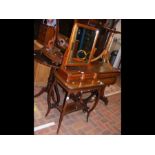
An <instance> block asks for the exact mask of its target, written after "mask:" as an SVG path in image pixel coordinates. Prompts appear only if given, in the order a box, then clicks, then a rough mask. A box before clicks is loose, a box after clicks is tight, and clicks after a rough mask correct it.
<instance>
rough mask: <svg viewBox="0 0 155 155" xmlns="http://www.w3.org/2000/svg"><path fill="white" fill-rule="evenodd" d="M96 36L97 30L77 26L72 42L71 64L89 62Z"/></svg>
mask: <svg viewBox="0 0 155 155" xmlns="http://www.w3.org/2000/svg"><path fill="white" fill-rule="evenodd" d="M96 35H97V32H96V30H92V29H89V28H87V27H80V26H77V29H76V30H75V33H74V36H73V40H72V42H71V49H70V56H69V64H81V63H82V64H83V63H85V64H87V63H88V62H89V60H90V56H91V53H92V51H93V46H94V41H95V38H96Z"/></svg>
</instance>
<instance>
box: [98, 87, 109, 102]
mask: <svg viewBox="0 0 155 155" xmlns="http://www.w3.org/2000/svg"><path fill="white" fill-rule="evenodd" d="M105 88H106V85H105V86H103V87H102V88H101V93H100V99H101V100H102V101H103V102H104V103H105V105H107V104H108V98H107V97H105V96H104V91H105Z"/></svg>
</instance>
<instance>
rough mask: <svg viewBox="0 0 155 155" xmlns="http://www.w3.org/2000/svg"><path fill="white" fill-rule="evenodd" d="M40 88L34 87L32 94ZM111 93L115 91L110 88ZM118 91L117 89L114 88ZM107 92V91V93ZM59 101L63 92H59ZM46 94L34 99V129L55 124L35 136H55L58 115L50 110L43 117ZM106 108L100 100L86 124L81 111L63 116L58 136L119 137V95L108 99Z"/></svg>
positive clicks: (45, 106)
mask: <svg viewBox="0 0 155 155" xmlns="http://www.w3.org/2000/svg"><path fill="white" fill-rule="evenodd" d="M40 89H41V87H35V88H34V93H36V92H38V91H39V90H40ZM110 89H111V90H112V91H113V90H114V89H115V88H114V87H113V88H110ZM116 89H118V87H117V88H116ZM107 92H109V90H108V91H107ZM60 93H61V97H62V98H61V99H63V92H62V91H61V92H60ZM46 99H47V94H46V93H44V94H42V95H41V96H39V97H37V98H35V112H34V116H35V122H34V124H35V127H36V126H39V125H43V124H46V123H50V122H55V124H56V125H55V126H51V127H48V128H45V129H42V130H39V131H36V132H35V134H36V135H55V134H56V130H57V126H58V120H59V116H60V113H59V112H58V111H57V110H56V109H51V111H50V113H49V115H48V116H47V117H45V114H46V110H47V101H46ZM108 99H109V103H108V105H107V106H105V105H104V103H103V102H102V101H101V100H100V101H99V103H98V105H97V107H96V108H95V109H94V111H92V113H91V114H90V116H89V121H88V122H86V113H83V112H82V110H81V111H77V112H73V113H71V114H68V115H65V116H64V118H63V121H62V124H61V128H60V131H59V135H107V134H108V135H109V134H110V135H115V134H116V135H119V134H121V94H120V93H118V94H115V95H112V96H109V97H108Z"/></svg>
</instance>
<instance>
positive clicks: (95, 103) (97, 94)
mask: <svg viewBox="0 0 155 155" xmlns="http://www.w3.org/2000/svg"><path fill="white" fill-rule="evenodd" d="M99 98H100V89H98V90H96V99H95V102H94V104H93V106H92V108H91V109H90V110H89V111H88V113H87V122H88V118H89V115H90V113H91V111H93V110H94V108H95V107H96V106H97V103H98V101H99Z"/></svg>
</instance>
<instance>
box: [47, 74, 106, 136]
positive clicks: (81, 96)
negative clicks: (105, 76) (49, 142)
mask: <svg viewBox="0 0 155 155" xmlns="http://www.w3.org/2000/svg"><path fill="white" fill-rule="evenodd" d="M54 77H55V78H54V82H53V83H52V85H51V88H50V90H49V93H48V110H47V113H46V116H47V115H48V113H49V112H50V110H51V109H53V108H56V109H57V110H58V111H59V112H60V118H59V123H58V128H57V134H58V133H59V130H60V126H61V122H62V120H63V117H64V115H66V114H69V113H72V112H74V111H78V110H83V112H87V122H88V118H89V115H90V113H91V112H92V111H93V109H94V108H95V107H96V105H97V103H98V101H99V98H100V90H101V88H102V87H103V86H104V83H103V82H102V81H100V80H97V79H96V80H87V81H85V80H84V81H82V80H81V81H78V82H66V81H65V80H64V79H63V78H62V77H61V76H60V75H59V74H58V73H57V72H56V73H55V76H54ZM58 85H59V86H60V87H61V88H62V89H63V90H64V92H65V96H64V99H63V103H62V104H60V94H59V92H58ZM54 90H55V93H56V97H54V92H53V91H54ZM85 94H87V95H85ZM88 94H89V95H88ZM51 97H52V99H54V100H53V103H51ZM68 99H69V100H71V102H68ZM92 102H93V103H92ZM91 103H92V104H91ZM88 105H89V106H88ZM90 105H91V106H90Z"/></svg>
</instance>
